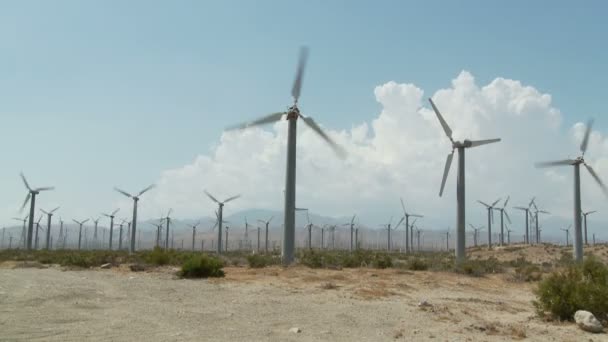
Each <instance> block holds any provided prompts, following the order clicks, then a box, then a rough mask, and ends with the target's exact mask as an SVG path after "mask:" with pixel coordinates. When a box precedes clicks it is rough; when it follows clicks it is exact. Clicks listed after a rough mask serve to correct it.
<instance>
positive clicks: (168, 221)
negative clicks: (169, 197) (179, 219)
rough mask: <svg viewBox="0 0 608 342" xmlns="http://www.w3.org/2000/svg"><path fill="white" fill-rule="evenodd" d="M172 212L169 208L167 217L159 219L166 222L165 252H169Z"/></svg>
mask: <svg viewBox="0 0 608 342" xmlns="http://www.w3.org/2000/svg"><path fill="white" fill-rule="evenodd" d="M172 211H173V209H171V208H169V211H168V212H167V216H165V217H161V220H167V229H166V231H165V250H166V251H168V250H169V229H171V227H170V224H171V217H170V215H171V212H172Z"/></svg>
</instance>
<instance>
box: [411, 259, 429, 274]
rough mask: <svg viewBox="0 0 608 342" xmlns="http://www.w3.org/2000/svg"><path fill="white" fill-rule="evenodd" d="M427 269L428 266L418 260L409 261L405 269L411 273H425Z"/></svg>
mask: <svg viewBox="0 0 608 342" xmlns="http://www.w3.org/2000/svg"><path fill="white" fill-rule="evenodd" d="M428 268H429V265H427V263H426V262H425V261H424V260H422V259H419V258H414V259H411V260H410V261H409V262H408V263H407V269H408V270H411V271H426V270H427V269H428Z"/></svg>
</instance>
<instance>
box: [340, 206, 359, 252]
mask: <svg viewBox="0 0 608 342" xmlns="http://www.w3.org/2000/svg"><path fill="white" fill-rule="evenodd" d="M356 217H357V215H353V218H352V219H351V220H350V223H345V224H343V226H350V251H351V252H352V251H353V249H354V248H355V247H354V245H353V233H354V231H355V218H356Z"/></svg>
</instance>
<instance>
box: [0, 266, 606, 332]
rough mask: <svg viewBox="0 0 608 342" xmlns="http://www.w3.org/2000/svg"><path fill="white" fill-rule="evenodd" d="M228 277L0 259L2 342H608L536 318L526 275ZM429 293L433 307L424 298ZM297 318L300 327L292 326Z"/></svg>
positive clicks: (293, 273) (296, 272)
mask: <svg viewBox="0 0 608 342" xmlns="http://www.w3.org/2000/svg"><path fill="white" fill-rule="evenodd" d="M225 270H226V278H224V279H213V280H182V279H176V277H175V276H174V275H173V274H172V270H170V269H161V270H156V271H153V272H137V273H135V272H130V271H128V270H127V269H126V267H124V266H123V267H120V268H116V269H110V270H100V269H91V270H80V271H75V270H68V271H65V270H62V269H60V268H59V267H50V268H42V269H39V268H23V267H22V265H18V264H7V263H5V264H4V265H0V340H2V341H394V340H397V341H426V340H431V341H512V340H517V339H525V340H528V341H608V338H607V337H606V335H605V334H601V335H592V334H589V333H585V332H583V331H581V330H579V329H578V328H577V327H576V326H575V325H574V324H571V323H562V324H558V323H546V322H543V321H541V320H539V319H537V318H535V316H534V310H533V307H532V305H531V303H530V302H531V300H532V299H533V295H532V293H531V288H532V285H530V284H524V283H513V282H510V281H508V280H507V279H506V277H508V276H507V275H496V276H490V277H485V278H471V277H467V276H462V275H457V274H452V273H437V272H404V271H399V270H371V269H349V270H341V271H337V270H312V269H308V268H303V267H302V268H301V267H294V268H289V269H282V268H265V269H260V270H253V269H248V268H238V267H229V268H226V269H225ZM423 299H426V300H427V301H428V303H430V305H431V306H429V307H422V308H421V307H419V306H418V303H419V302H420V301H421V300H423ZM293 327H298V328H300V329H301V332H300V333H292V332H289V330H290V328H293Z"/></svg>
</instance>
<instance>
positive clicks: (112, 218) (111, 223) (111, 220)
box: [101, 208, 120, 250]
mask: <svg viewBox="0 0 608 342" xmlns="http://www.w3.org/2000/svg"><path fill="white" fill-rule="evenodd" d="M119 210H120V208H118V209H116V210H114V211H113V212H112V213H111V214H104V213H102V214H101V215H103V216H105V217H109V218H110V244H109V246H110V250H112V233H113V232H114V217H115V216H116V213H117V212H118V211H119Z"/></svg>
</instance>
